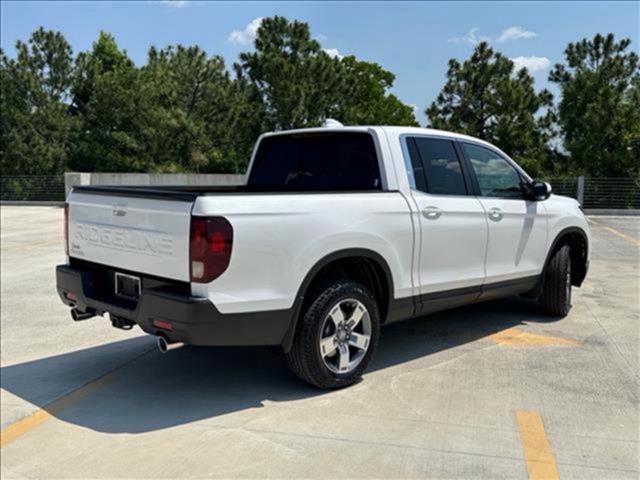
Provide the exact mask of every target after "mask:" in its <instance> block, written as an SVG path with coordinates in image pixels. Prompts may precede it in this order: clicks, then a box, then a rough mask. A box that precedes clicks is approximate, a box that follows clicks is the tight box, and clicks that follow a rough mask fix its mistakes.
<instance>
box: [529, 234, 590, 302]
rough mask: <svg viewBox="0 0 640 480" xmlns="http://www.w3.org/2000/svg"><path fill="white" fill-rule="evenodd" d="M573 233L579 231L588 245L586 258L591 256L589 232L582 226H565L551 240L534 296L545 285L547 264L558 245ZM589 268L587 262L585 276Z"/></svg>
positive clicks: (540, 291)
mask: <svg viewBox="0 0 640 480" xmlns="http://www.w3.org/2000/svg"><path fill="white" fill-rule="evenodd" d="M572 233H577V234H578V235H580V236H581V237H582V239H583V240H584V244H585V245H586V248H587V252H586V258H588V257H589V249H590V248H591V245H589V236H588V235H587V232H585V231H584V229H582V228H580V227H566V228H563V229H562V230H560V231H559V232H558V233H557V235H556V236H555V238H554V239H553V242H551V246H550V247H549V250H547V256H546V258H545V260H544V266H543V267H542V273H541V274H540V279H539V280H538V282H537V284H536V286H535V288H534V289H533V292H532V294H533V296H536V297H537V296H539V295H540V294H541V293H542V288H543V287H544V285H543V283H544V272H545V270H546V269H547V265H549V262H550V261H551V258H552V256H553V254H554V253H555V251H556V248H557V247H558V245H559V244H560V242H561V241H563V239H564V238H565V237H567V235H570V234H572ZM588 268H589V265H588V264H586V265H585V276H586V274H587V272H586V270H587V269H588ZM580 283H582V282H580Z"/></svg>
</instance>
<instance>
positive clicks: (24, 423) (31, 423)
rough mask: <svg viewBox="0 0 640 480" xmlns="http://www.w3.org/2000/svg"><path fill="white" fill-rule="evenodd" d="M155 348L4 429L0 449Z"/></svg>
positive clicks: (105, 382)
mask: <svg viewBox="0 0 640 480" xmlns="http://www.w3.org/2000/svg"><path fill="white" fill-rule="evenodd" d="M154 350H155V348H152V349H150V350H147V351H146V352H144V353H142V354H141V355H138V356H136V357H134V358H132V359H131V360H129V361H128V362H126V363H125V364H123V365H120V366H119V367H117V368H116V369H114V370H112V371H110V372H108V373H106V374H104V375H103V376H101V377H98V378H96V379H95V380H92V381H90V382H89V383H87V384H85V385H83V386H81V387H79V388H77V389H75V390H73V391H71V392H69V393H67V394H66V395H64V396H62V397H60V398H58V399H57V400H54V401H53V402H51V403H49V404H48V405H45V406H44V407H42V408H41V409H38V410H36V411H35V412H33V413H32V414H31V415H28V416H26V417H25V418H23V419H21V420H18V421H17V422H15V423H12V424H11V425H9V426H7V427H5V428H3V429H2V431H1V432H0V448H3V447H4V446H5V445H7V444H8V443H10V442H12V441H14V440H15V439H16V438H18V437H21V436H22V435H24V434H25V433H27V432H28V431H30V430H32V429H33V428H35V427H37V426H38V425H40V424H41V423H44V422H46V421H47V420H49V419H50V418H51V417H52V416H53V415H55V414H56V413H58V412H60V411H61V410H63V409H65V408H67V407H68V406H70V405H72V404H74V403H75V402H77V401H78V400H81V399H83V398H84V397H86V396H87V395H89V394H91V393H93V392H95V391H96V390H98V389H99V388H102V387H104V386H105V385H107V384H108V383H110V382H111V381H113V379H114V378H115V374H116V372H117V371H118V370H120V369H121V368H123V367H125V366H127V365H129V364H130V363H131V362H133V361H135V360H137V359H139V358H140V357H143V356H144V355H146V354H148V353H150V352H152V351H154Z"/></svg>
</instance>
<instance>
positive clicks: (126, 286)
mask: <svg viewBox="0 0 640 480" xmlns="http://www.w3.org/2000/svg"><path fill="white" fill-rule="evenodd" d="M115 274H116V276H115V282H114V283H115V293H116V295H117V296H119V297H122V298H126V299H127V300H138V299H139V298H140V291H141V288H140V277H136V276H134V275H127V274H126V273H119V272H115Z"/></svg>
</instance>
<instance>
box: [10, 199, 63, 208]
mask: <svg viewBox="0 0 640 480" xmlns="http://www.w3.org/2000/svg"><path fill="white" fill-rule="evenodd" d="M0 205H2V206H5V205H7V206H22V207H64V202H53V201H43V202H38V201H33V202H32V201H28V200H2V201H1V202H0Z"/></svg>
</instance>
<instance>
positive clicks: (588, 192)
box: [550, 177, 640, 210]
mask: <svg viewBox="0 0 640 480" xmlns="http://www.w3.org/2000/svg"><path fill="white" fill-rule="evenodd" d="M550 183H551V187H552V189H553V192H554V193H556V194H558V195H566V196H568V197H572V198H575V199H576V200H578V201H579V202H580V204H581V205H582V207H583V208H584V209H611V210H627V209H640V181H639V180H638V179H635V178H625V177H622V178H589V177H573V178H552V179H551V180H550Z"/></svg>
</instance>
